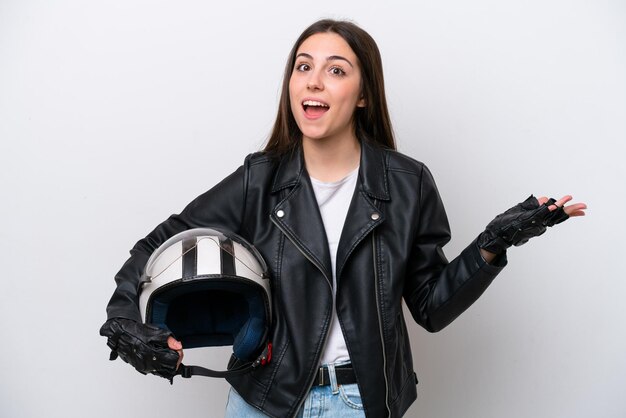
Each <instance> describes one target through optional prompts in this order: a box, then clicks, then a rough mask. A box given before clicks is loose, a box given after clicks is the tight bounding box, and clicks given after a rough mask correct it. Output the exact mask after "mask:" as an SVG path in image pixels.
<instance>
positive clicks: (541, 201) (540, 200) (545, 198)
mask: <svg viewBox="0 0 626 418" xmlns="http://www.w3.org/2000/svg"><path fill="white" fill-rule="evenodd" d="M547 201H548V198H547V197H546V196H541V197H540V198H538V199H537V202H538V203H539V206H541V205H543V204H544V203H546V202H547Z"/></svg>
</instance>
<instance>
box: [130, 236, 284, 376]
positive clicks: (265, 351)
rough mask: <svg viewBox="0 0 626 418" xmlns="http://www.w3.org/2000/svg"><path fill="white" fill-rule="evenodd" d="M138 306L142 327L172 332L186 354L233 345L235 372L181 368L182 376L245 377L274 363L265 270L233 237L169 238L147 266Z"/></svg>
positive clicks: (243, 243)
mask: <svg viewBox="0 0 626 418" xmlns="http://www.w3.org/2000/svg"><path fill="white" fill-rule="evenodd" d="M139 308H140V311H141V317H142V319H143V321H144V322H145V323H150V324H152V325H156V326H158V327H161V328H166V329H169V330H170V331H171V332H172V333H173V335H174V337H175V338H176V339H178V340H180V341H181V342H182V344H183V347H184V348H196V347H212V346H225V345H232V346H233V355H234V357H235V358H236V360H239V361H235V362H232V361H231V363H234V364H235V365H236V366H237V367H236V368H234V369H231V370H228V371H214V370H210V369H205V368H203V367H199V366H184V365H181V367H180V368H179V374H181V375H182V376H183V377H190V376H191V375H198V374H199V375H203V376H211V377H226V376H228V375H232V374H241V373H246V372H248V371H250V370H251V369H252V368H253V367H257V366H259V365H264V364H266V363H267V362H269V360H270V359H271V343H270V342H268V337H269V327H270V324H271V322H272V311H271V295H270V284H269V276H268V273H267V266H266V264H265V261H264V260H263V258H262V257H261V255H260V254H259V252H258V251H257V250H256V249H255V248H254V247H253V246H252V245H250V244H249V243H248V242H246V241H245V240H244V239H243V238H241V237H239V236H238V235H236V234H233V233H229V232H223V231H218V230H217V229H210V228H196V229H190V230H187V231H184V232H181V233H179V234H177V235H174V236H173V237H171V238H170V239H168V240H167V241H166V242H165V243H163V244H162V245H161V246H160V247H159V248H157V249H156V250H155V251H154V253H153V254H152V256H151V257H150V259H149V260H148V263H147V264H146V268H145V272H144V275H143V277H142V284H141V289H140V294H139Z"/></svg>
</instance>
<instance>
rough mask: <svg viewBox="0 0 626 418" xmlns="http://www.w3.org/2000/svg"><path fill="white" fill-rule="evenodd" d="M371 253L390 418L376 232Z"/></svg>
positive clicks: (388, 409)
mask: <svg viewBox="0 0 626 418" xmlns="http://www.w3.org/2000/svg"><path fill="white" fill-rule="evenodd" d="M372 253H373V261H374V286H375V288H376V289H375V290H376V291H375V294H376V307H377V309H376V313H377V314H378V330H379V331H380V346H381V347H382V349H383V376H384V377H385V407H386V408H387V416H388V417H389V418H391V409H390V408H389V381H388V379H387V354H386V353H385V335H384V332H383V321H382V317H381V313H380V311H381V309H382V306H381V304H380V300H379V298H378V289H379V288H380V286H379V280H378V266H377V265H376V259H377V256H376V231H372Z"/></svg>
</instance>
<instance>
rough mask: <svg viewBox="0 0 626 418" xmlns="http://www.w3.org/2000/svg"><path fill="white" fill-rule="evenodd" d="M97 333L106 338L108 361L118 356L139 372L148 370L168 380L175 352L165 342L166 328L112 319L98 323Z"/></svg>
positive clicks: (171, 377) (176, 354)
mask: <svg viewBox="0 0 626 418" xmlns="http://www.w3.org/2000/svg"><path fill="white" fill-rule="evenodd" d="M100 335H102V336H104V337H108V338H107V345H108V346H109V348H110V349H111V356H110V360H115V359H116V358H117V357H118V356H119V357H120V358H121V359H122V360H124V361H125V362H126V363H129V364H130V365H131V366H133V367H134V368H135V369H136V370H137V371H138V372H140V373H142V374H147V373H152V374H155V375H157V376H161V377H164V378H166V379H168V380H169V381H170V382H172V379H173V378H174V376H175V375H176V364H177V362H178V357H179V355H178V352H176V351H174V350H171V349H170V348H169V347H168V345H167V338H168V337H169V336H170V335H172V333H171V332H170V331H167V330H164V329H161V328H158V327H155V326H152V325H148V324H142V323H138V322H136V321H133V320H131V319H125V318H112V319H109V320H108V321H106V322H105V323H104V325H102V327H101V328H100Z"/></svg>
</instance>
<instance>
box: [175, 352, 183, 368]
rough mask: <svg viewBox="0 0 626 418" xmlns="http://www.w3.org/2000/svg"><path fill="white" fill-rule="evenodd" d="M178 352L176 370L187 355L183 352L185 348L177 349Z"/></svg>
mask: <svg viewBox="0 0 626 418" xmlns="http://www.w3.org/2000/svg"><path fill="white" fill-rule="evenodd" d="M176 352H177V353H178V361H177V362H176V370H178V367H180V365H181V363H182V362H183V357H184V356H185V355H184V354H183V350H176Z"/></svg>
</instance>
